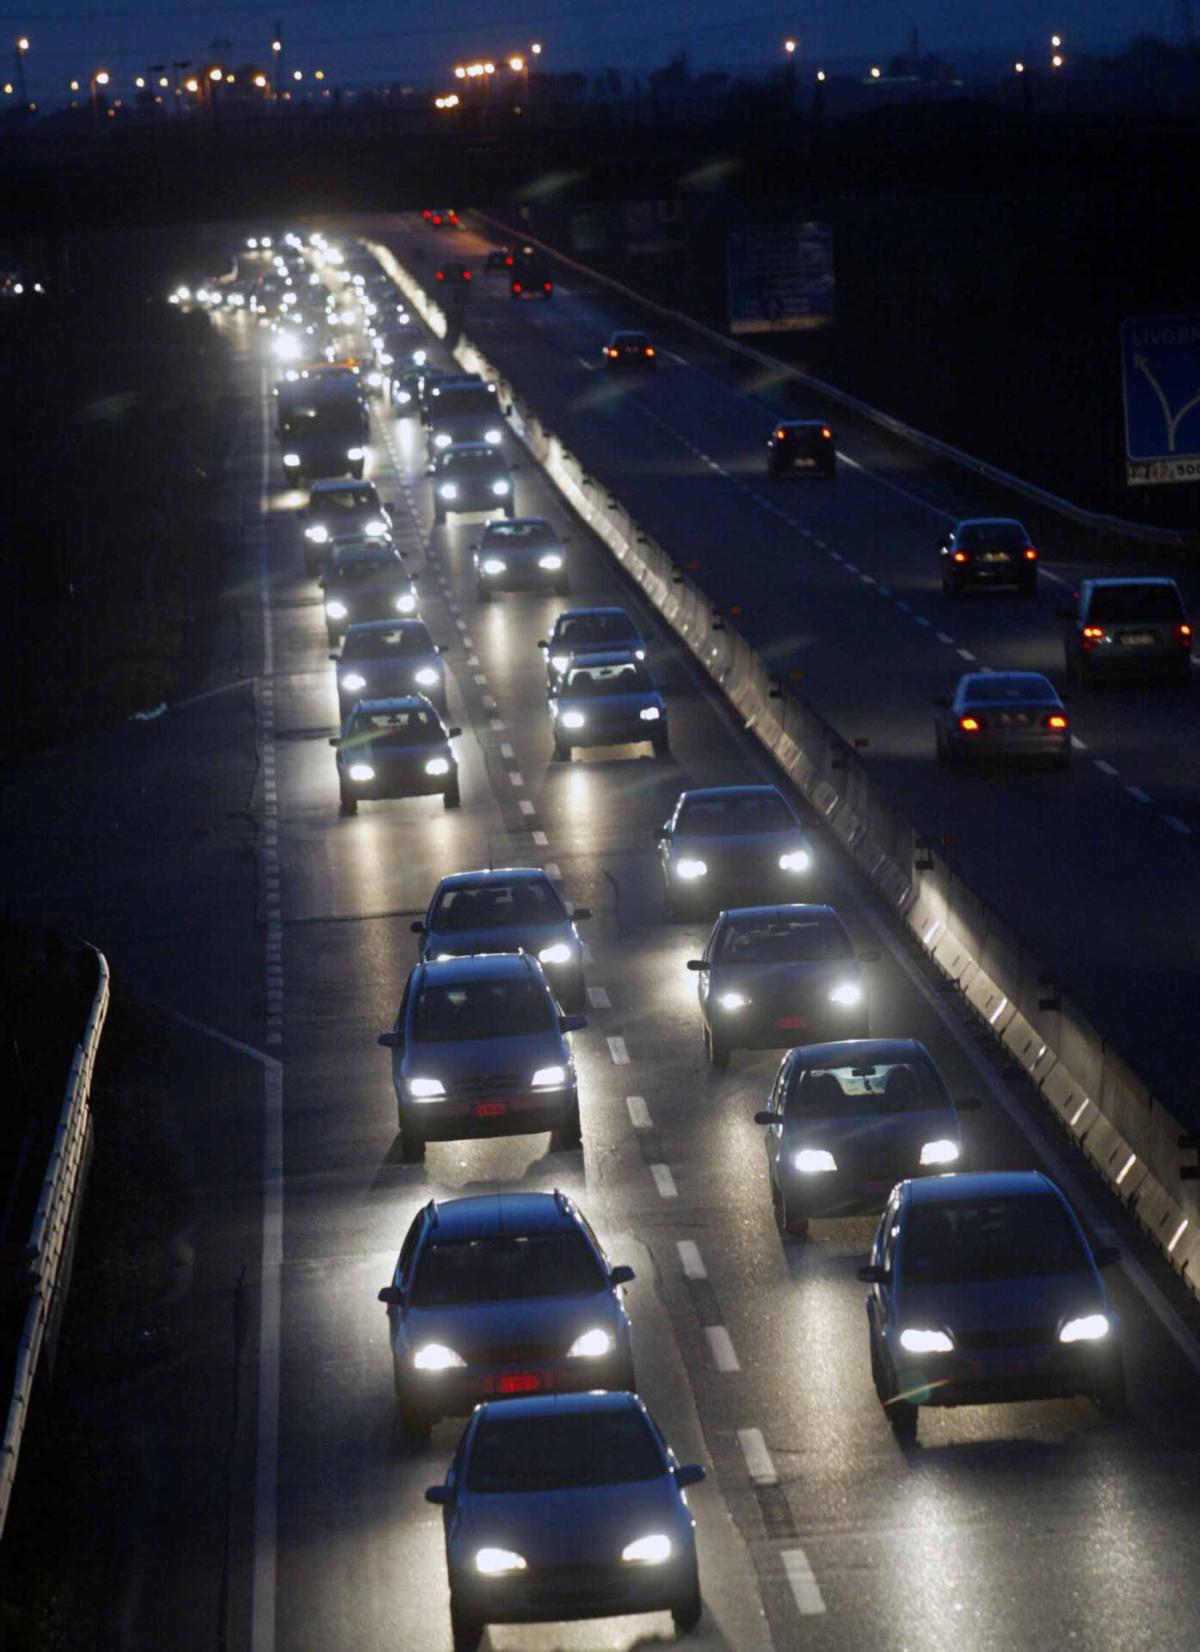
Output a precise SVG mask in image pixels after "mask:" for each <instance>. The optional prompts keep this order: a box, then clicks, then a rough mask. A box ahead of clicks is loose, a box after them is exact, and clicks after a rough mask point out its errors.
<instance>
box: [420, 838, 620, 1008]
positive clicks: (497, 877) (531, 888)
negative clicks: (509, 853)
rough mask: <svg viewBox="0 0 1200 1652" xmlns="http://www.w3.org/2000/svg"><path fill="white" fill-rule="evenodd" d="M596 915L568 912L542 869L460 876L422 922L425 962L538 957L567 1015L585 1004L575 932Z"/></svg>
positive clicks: (448, 882) (441, 889)
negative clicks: (473, 956) (484, 955)
mask: <svg viewBox="0 0 1200 1652" xmlns="http://www.w3.org/2000/svg"><path fill="white" fill-rule="evenodd" d="M591 915H592V912H591V908H590V907H587V906H578V907H570V908H568V907H567V906H566V905H564V903H563V899H562V897H561V895H560V894H559V893H558V890H557V889H556V888H555V887H554V885H553V883H552V882H551V881H550V879H549V878H548V877H547V875H546V873H545V872H543V871H542V869H541V868H540V867H537V866H521V867H516V866H509V867H499V868H496V869H495V870H493V869H491V868H489V869H488V870H487V871H477V872H453V873H451V874H450V875H449V876H448V877H444V878H443V879H442V881H441V882H440V883H439V884H438V886H437V888H436V889H435V890H434V893H433V899H432V900H431V901H430V903H429V910H428V912H426V914H425V917H424V918H423V919H421V918H417V919H414V921H413V924H412V931H413V934H414V935H419V936H420V937H421V939H420V941H419V943H418V947H419V951H420V956H421V957H422V958H454V957H457V956H459V955H461V954H464V953H472V952H518V951H524V952H528V953H530V954H531V955H532V956H533V957H535V958H536V959H537V961H538V963H540V964H541V966H542V969H543V970H544V971H545V974H546V979H547V980H548V981H549V982H550V985H551V986H552V987H553V989H554V994H555V997H556V998H557V999H558V1001H559V1003H560V1004H561V1005H562V1006H563V1007H564V1009H567V1010H570V1011H576V1010H581V1009H582V1008H583V1006H584V1003H585V1001H586V1000H585V995H584V985H583V945H582V943H581V941H580V939H579V932H578V930H577V929H576V928H575V925H576V924H577V923H581V922H582V921H583V920H584V919H585V918H590V917H591Z"/></svg>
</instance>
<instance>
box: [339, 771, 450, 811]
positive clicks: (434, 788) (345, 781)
mask: <svg viewBox="0 0 1200 1652" xmlns="http://www.w3.org/2000/svg"><path fill="white" fill-rule="evenodd" d="M457 777H458V770H457V769H456V768H455V767H454V765H453V764H451V766H450V772H449V774H425V773H422V772H419V771H414V770H412V769H405V770H399V769H395V770H391V771H389V770H387V769H377V770H376V773H375V778H374V780H351V779H350V777H349V775H348V774H346V773H345V772H344V771H343V772H341V773H340V774H339V776H338V783H339V785H340V786H341V788H342V790H343V791H344V792H345V794H346V796H347V797H356V798H359V799H361V800H362V801H363V802H364V803H369V802H371V801H372V800H378V799H380V798H387V797H440V796H441V794H442V793H443V792H446V791H449V790H450V788H451V787H452V786H453V784H454V782H455V780H456V779H457Z"/></svg>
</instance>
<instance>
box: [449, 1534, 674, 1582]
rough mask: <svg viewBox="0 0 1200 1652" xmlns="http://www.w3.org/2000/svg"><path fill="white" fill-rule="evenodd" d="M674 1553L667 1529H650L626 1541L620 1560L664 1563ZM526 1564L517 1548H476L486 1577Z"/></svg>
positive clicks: (477, 1567)
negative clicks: (665, 1530) (657, 1530)
mask: <svg viewBox="0 0 1200 1652" xmlns="http://www.w3.org/2000/svg"><path fill="white" fill-rule="evenodd" d="M671 1554H672V1548H671V1539H670V1538H669V1537H668V1536H667V1534H666V1532H650V1533H649V1534H648V1535H647V1536H646V1537H636V1538H634V1540H633V1542H632V1543H626V1545H625V1547H624V1548H623V1549H622V1550H621V1559H622V1560H624V1561H626V1562H628V1563H629V1564H630V1565H642V1566H661V1565H662V1563H663V1561H664V1560H669V1559H670V1558H671ZM525 1567H526V1561H525V1556H524V1555H519V1554H517V1553H516V1551H515V1550H514V1549H494V1548H485V1549H477V1550H476V1551H475V1570H476V1571H477V1572H482V1574H483V1575H484V1577H501V1576H503V1575H504V1573H506V1572H523V1571H524V1570H525Z"/></svg>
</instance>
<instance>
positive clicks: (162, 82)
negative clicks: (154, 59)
mask: <svg viewBox="0 0 1200 1652" xmlns="http://www.w3.org/2000/svg"><path fill="white" fill-rule="evenodd" d="M158 84H159V85H160V86H169V85H170V84H171V82H170V81H169V80H168V79H167V77H166V75H159V77H158Z"/></svg>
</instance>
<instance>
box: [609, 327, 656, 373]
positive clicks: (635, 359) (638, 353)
mask: <svg viewBox="0 0 1200 1652" xmlns="http://www.w3.org/2000/svg"><path fill="white" fill-rule="evenodd" d="M604 365H605V366H606V367H607V368H609V369H610V371H620V370H622V369H624V368H630V367H632V368H643V369H645V370H646V371H649V372H653V370H654V369H655V368H656V367H657V366H658V352H657V351H656V350H655V348H654V346H653V344H651V342H650V335H649V334H648V333H629V332H620V333H613V334H612V335H611V336H610V338H609V341H608V343H607V344H606V345H605V346H604Z"/></svg>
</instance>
